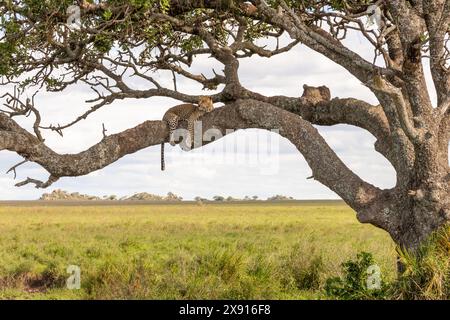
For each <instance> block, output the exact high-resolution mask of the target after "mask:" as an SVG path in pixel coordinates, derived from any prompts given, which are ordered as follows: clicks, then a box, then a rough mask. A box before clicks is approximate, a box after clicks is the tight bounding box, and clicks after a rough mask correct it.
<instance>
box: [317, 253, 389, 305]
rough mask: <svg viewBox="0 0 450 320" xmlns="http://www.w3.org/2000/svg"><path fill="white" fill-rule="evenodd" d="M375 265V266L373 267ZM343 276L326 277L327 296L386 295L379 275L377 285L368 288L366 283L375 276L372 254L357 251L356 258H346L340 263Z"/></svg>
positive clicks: (380, 297) (374, 297)
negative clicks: (346, 259)
mask: <svg viewBox="0 0 450 320" xmlns="http://www.w3.org/2000/svg"><path fill="white" fill-rule="evenodd" d="M374 266H375V268H374ZM342 268H343V273H344V275H343V277H342V278H341V277H334V278H329V279H327V281H326V283H325V292H326V294H327V296H329V297H331V298H335V299H347V300H348V299H351V300H366V299H385V298H386V297H387V286H386V284H385V282H384V281H383V279H382V278H381V275H380V277H379V278H378V279H377V280H378V281H379V283H378V284H379V286H376V287H374V288H369V287H368V285H367V283H368V282H370V281H371V279H375V278H373V277H377V275H376V274H374V273H373V271H375V270H376V265H375V263H374V259H373V257H372V254H370V253H367V252H361V253H358V254H357V256H356V260H348V261H346V262H344V263H343V264H342Z"/></svg>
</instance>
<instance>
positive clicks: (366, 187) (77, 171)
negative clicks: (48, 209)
mask: <svg viewBox="0 0 450 320" xmlns="http://www.w3.org/2000/svg"><path fill="white" fill-rule="evenodd" d="M202 122H203V123H202V128H203V131H204V132H206V131H207V130H208V129H210V128H214V129H216V130H217V129H218V130H220V132H222V134H223V135H225V134H227V133H228V132H229V129H235V130H239V129H247V128H260V129H266V130H272V129H278V130H279V133H280V135H281V136H283V137H285V138H287V139H289V140H290V141H291V142H292V143H293V144H294V145H295V147H296V148H297V149H298V150H299V151H300V152H301V154H302V155H303V156H304V158H305V159H306V161H307V162H308V164H309V166H310V167H311V169H312V171H313V176H314V178H315V179H316V180H318V181H319V182H321V183H322V184H324V185H326V186H327V187H329V188H330V189H331V190H333V191H334V192H336V193H337V194H339V195H340V196H341V197H342V198H343V199H344V200H345V201H346V202H347V203H348V204H349V205H350V206H351V207H352V208H354V209H355V210H356V211H357V212H358V213H360V214H362V213H364V212H366V211H367V210H368V208H371V207H372V205H373V203H374V202H376V199H378V197H380V196H381V195H382V191H381V190H380V189H378V188H376V187H374V186H373V185H371V184H369V183H367V182H364V181H363V180H361V179H360V178H359V177H358V176H357V175H356V174H354V173H353V172H352V171H351V170H350V169H349V168H348V167H347V166H346V165H345V164H344V163H343V162H342V161H341V160H340V159H339V158H338V157H337V155H336V154H335V152H334V151H333V150H332V149H331V148H330V147H329V146H328V144H327V143H326V142H325V140H324V139H323V138H322V136H321V135H320V134H319V132H318V131H317V129H316V128H314V127H313V125H312V124H311V123H309V122H308V121H306V120H304V119H302V118H301V117H299V116H298V115H295V114H293V113H291V112H288V111H285V110H282V109H280V108H277V107H275V106H273V105H271V104H267V103H264V102H260V101H256V100H250V99H247V100H238V101H236V102H234V103H232V104H229V105H227V106H225V107H221V108H217V109H215V110H214V111H213V112H211V113H209V114H207V115H205V116H204V117H203V118H202ZM0 129H2V130H3V131H0V150H1V149H7V150H10V151H15V152H16V153H18V154H20V155H21V156H23V157H24V158H25V159H27V160H29V161H33V162H36V163H38V164H40V165H41V166H42V167H44V168H45V169H46V170H47V171H48V172H49V173H50V179H49V181H56V180H57V179H58V178H60V177H64V176H81V175H86V174H88V173H90V172H93V171H96V170H99V169H101V168H104V167H106V166H107V165H109V164H111V163H113V162H115V161H117V160H118V159H120V158H122V157H124V156H125V155H128V154H132V153H134V152H136V151H139V150H141V149H144V148H147V147H149V146H153V145H159V144H160V143H162V142H165V141H167V138H168V128H167V125H166V124H165V123H164V122H162V121H146V122H144V123H142V124H140V125H138V126H136V127H134V128H131V129H128V130H126V131H123V132H120V133H117V134H113V135H110V136H107V137H105V138H104V139H103V140H102V141H100V142H99V143H97V144H96V145H94V146H92V147H91V148H89V149H87V150H86V151H83V152H80V153H78V154H58V153H56V152H54V151H53V150H51V149H50V148H49V147H47V146H46V145H45V144H44V143H42V142H41V141H39V140H38V139H37V138H36V137H34V136H33V135H31V134H30V133H28V132H27V131H26V130H24V129H22V128H20V127H19V126H18V125H17V124H15V122H14V121H13V120H11V119H9V118H8V117H6V116H5V115H1V114H0ZM26 182H33V183H36V184H37V185H38V186H41V187H42V186H46V185H47V183H40V182H36V181H35V180H32V179H27V180H26ZM375 220H376V219H375V218H371V220H370V221H369V220H366V222H371V223H374V221H375ZM376 224H377V225H380V226H382V225H383V224H382V223H381V222H379V221H377V222H376Z"/></svg>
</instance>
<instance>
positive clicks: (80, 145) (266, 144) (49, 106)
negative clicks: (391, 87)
mask: <svg viewBox="0 0 450 320" xmlns="http://www.w3.org/2000/svg"><path fill="white" fill-rule="evenodd" d="M350 41H351V43H350V44H351V46H352V49H354V50H357V51H358V52H360V53H361V54H362V55H364V56H367V57H368V58H369V55H370V53H371V52H372V51H370V50H368V48H367V47H366V46H365V44H364V41H363V39H362V38H360V37H359V36H356V37H354V38H353V39H351V40H350ZM213 67H215V68H216V70H218V71H219V70H220V65H217V64H214V63H213V61H212V59H206V58H205V59H200V60H199V61H198V62H197V63H196V64H195V66H194V70H197V71H202V72H203V73H205V74H211V73H212V68H213ZM240 77H241V81H242V83H243V85H244V86H246V87H247V88H249V89H251V90H254V91H258V92H261V93H263V94H265V95H277V94H283V95H289V96H294V97H295V96H300V95H301V94H302V85H303V84H308V85H316V86H318V85H326V86H328V87H329V88H330V90H331V94H332V96H333V97H341V98H343V97H354V98H360V99H364V100H365V101H368V102H370V103H376V99H375V97H374V96H373V95H372V94H371V92H370V91H369V90H367V89H366V88H365V87H364V86H363V85H361V84H360V83H359V81H358V80H356V79H355V78H353V77H352V76H351V75H350V74H349V73H348V72H347V71H346V70H344V69H343V68H341V67H339V66H337V65H336V64H334V63H333V62H331V61H330V60H328V59H326V58H324V57H322V56H320V55H319V54H316V53H314V52H312V51H311V50H309V49H307V48H305V47H304V46H297V47H296V48H294V49H293V50H291V51H290V52H288V53H285V54H282V55H279V56H276V57H274V58H270V59H266V58H251V59H246V60H242V61H241V67H240ZM158 78H159V80H160V81H162V82H163V83H165V84H167V85H168V86H170V85H171V82H172V79H171V77H169V76H168V75H166V74H159V76H158ZM134 85H135V86H136V87H138V86H143V84H141V83H134ZM178 87H179V90H180V91H183V92H186V93H192V94H198V93H201V91H200V86H199V85H197V84H193V83H190V82H186V81H182V80H181V79H180V80H179V85H178ZM5 90H6V89H5V88H2V87H0V95H1V94H2V93H3V92H4V91H5ZM91 97H92V93H91V92H90V91H89V90H88V89H87V88H84V87H82V86H76V87H72V88H70V89H69V90H67V92H64V93H59V94H54V93H52V94H48V93H44V92H43V93H40V94H39V96H38V98H37V99H36V105H37V106H38V107H39V108H40V110H41V113H42V114H43V118H44V122H43V124H50V123H53V124H56V123H60V124H64V123H66V122H67V121H70V120H72V119H73V118H74V117H76V116H77V115H79V114H81V113H83V112H84V111H85V110H86V109H87V108H88V105H87V104H86V103H84V100H86V99H89V98H91ZM177 103H178V102H176V101H174V100H171V99H162V98H152V99H147V100H126V101H118V102H116V103H114V104H112V105H109V106H107V107H104V108H103V109H101V110H100V111H99V112H97V113H95V114H93V115H92V116H90V117H89V118H88V119H87V120H85V121H83V122H81V123H79V124H78V125H77V126H75V127H73V128H70V129H68V130H67V131H65V134H64V138H61V137H60V136H59V135H57V134H56V133H46V134H45V138H46V143H47V144H48V145H49V146H51V147H52V148H54V149H55V150H56V151H58V152H61V153H73V152H79V151H82V150H84V149H86V148H88V147H89V146H91V145H93V144H95V143H97V142H98V141H100V140H101V138H102V123H104V124H105V126H106V128H107V129H108V134H111V133H116V132H119V131H122V130H124V129H127V128H130V127H132V126H135V125H137V124H139V123H141V122H142V121H145V120H151V119H161V118H162V116H163V114H164V112H165V110H167V108H168V107H170V106H173V105H174V104H177ZM21 123H22V124H24V125H29V123H28V122H27V120H25V121H22V122H21ZM318 129H319V131H320V132H321V134H322V135H323V136H324V138H325V140H326V141H327V142H328V143H329V144H330V145H331V147H332V148H333V149H334V150H335V151H336V153H337V154H338V155H339V156H340V157H341V159H342V160H343V161H344V162H345V164H346V165H347V166H349V167H350V168H351V169H352V170H354V171H355V172H356V173H357V174H359V175H360V176H361V177H362V178H363V179H365V180H367V181H369V182H371V183H373V184H375V185H377V186H379V187H382V188H388V187H392V186H393V185H394V183H395V172H394V170H393V169H392V167H391V165H390V164H389V163H388V161H387V160H386V159H384V158H383V157H382V156H381V155H380V154H378V153H377V152H376V151H375V150H374V147H373V143H374V141H375V138H374V137H373V136H372V135H371V134H369V133H368V132H366V131H364V130H362V129H359V128H355V127H350V126H346V125H338V126H333V127H318ZM166 157H167V164H166V171H164V172H161V171H160V147H159V146H154V147H150V148H148V149H145V150H142V151H140V152H137V153H135V154H133V155H128V156H126V157H124V158H122V159H120V160H119V161H117V162H116V163H114V164H112V165H110V166H109V167H107V168H105V169H103V170H100V171H97V172H93V173H91V174H89V175H88V176H84V177H76V178H62V179H61V180H60V181H58V182H56V183H55V184H54V185H52V186H51V187H50V188H49V189H48V190H45V191H42V190H36V189H35V188H33V186H31V185H29V186H25V187H21V188H16V187H14V184H15V183H16V182H17V181H14V180H13V175H12V174H9V175H6V174H4V172H6V171H7V169H8V168H10V167H11V166H12V165H13V164H15V163H17V162H20V161H21V158H20V157H18V156H17V155H15V154H13V153H10V152H1V153H0V172H2V174H1V176H0V183H1V186H2V192H1V194H0V199H1V200H14V199H37V198H39V196H40V195H41V194H42V193H43V192H50V191H52V190H54V189H64V190H67V191H70V192H75V191H77V192H81V193H87V194H92V195H98V196H102V195H106V194H116V195H118V196H123V195H129V194H133V193H137V192H149V193H154V194H160V195H164V194H167V192H169V191H171V192H174V193H176V194H178V195H180V196H182V197H183V198H185V199H192V198H194V197H195V196H202V197H207V198H211V197H212V196H214V195H224V196H229V195H230V196H233V197H244V196H245V195H249V196H253V195H257V196H259V197H260V198H267V197H268V196H271V195H275V194H283V195H287V196H292V197H294V198H297V199H336V198H338V196H337V195H336V194H335V193H333V192H332V191H330V190H329V189H328V188H326V187H325V186H323V185H321V184H320V183H318V182H316V181H314V180H308V179H307V177H309V176H310V175H311V170H310V168H309V167H308V165H307V163H306V162H305V160H304V159H303V157H302V156H301V154H300V153H299V152H298V151H297V150H296V149H295V147H294V146H293V145H292V144H291V143H290V142H289V141H288V140H286V139H284V138H280V137H279V136H278V135H276V134H275V133H269V132H266V131H261V130H245V131H239V132H237V133H234V134H232V135H229V136H227V137H225V138H223V139H221V140H219V141H218V142H216V143H212V144H209V145H207V146H205V147H203V148H201V149H198V150H194V151H192V152H189V153H186V152H182V151H180V150H179V148H178V147H171V146H169V145H166ZM47 176H48V174H47V172H46V171H45V170H44V169H42V168H40V167H39V166H37V165H33V164H26V165H24V166H21V167H20V168H19V169H18V177H17V180H19V179H24V178H26V177H33V178H40V179H46V178H47Z"/></svg>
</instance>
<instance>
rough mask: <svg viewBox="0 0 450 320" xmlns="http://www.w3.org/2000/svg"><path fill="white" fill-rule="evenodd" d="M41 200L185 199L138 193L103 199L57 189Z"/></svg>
mask: <svg viewBox="0 0 450 320" xmlns="http://www.w3.org/2000/svg"><path fill="white" fill-rule="evenodd" d="M39 200H43V201H55V200H69V201H89V200H109V201H118V200H121V201H139V200H141V201H182V200H183V198H182V197H179V196H177V195H176V194H174V193H172V192H169V193H168V194H167V196H159V195H156V194H151V193H147V192H141V193H136V194H134V195H132V196H125V197H122V198H120V199H118V198H117V196H116V195H110V196H108V195H106V196H103V197H102V198H100V197H97V196H90V195H87V194H80V193H79V192H73V193H69V192H67V191H64V190H60V189H56V190H54V191H53V192H51V193H44V194H43V195H42V196H41V197H40V198H39Z"/></svg>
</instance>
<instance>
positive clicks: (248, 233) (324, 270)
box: [0, 201, 396, 299]
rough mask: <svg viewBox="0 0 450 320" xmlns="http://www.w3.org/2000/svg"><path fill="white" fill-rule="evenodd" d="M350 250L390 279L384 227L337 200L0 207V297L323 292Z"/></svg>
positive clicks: (306, 295)
mask: <svg viewBox="0 0 450 320" xmlns="http://www.w3.org/2000/svg"><path fill="white" fill-rule="evenodd" d="M361 251H366V252H370V253H372V254H373V257H374V259H375V261H376V263H377V264H378V265H379V267H380V269H381V273H382V276H383V278H384V279H392V278H394V277H395V274H396V272H395V270H396V262H395V260H396V252H395V248H394V245H393V243H392V241H391V240H390V238H389V236H388V235H387V234H386V233H385V232H383V231H382V230H379V229H377V228H375V227H373V226H371V225H363V224H360V223H359V222H358V221H357V220H356V217H355V213H354V212H353V211H352V210H351V209H350V208H349V207H348V206H346V205H345V204H344V203H342V202H337V201H324V202H320V201H306V202H288V203H268V202H250V203H236V204H228V203H221V204H216V203H203V204H201V203H198V204H196V203H188V204H186V203H180V204H151V205H150V204H149V205H113V206H111V205H109V206H103V205H77V204H72V205H69V206H67V205H65V206H62V205H61V206H59V205H56V206H55V205H48V206H47V205H26V206H25V205H20V203H19V204H16V205H8V204H6V205H5V204H4V205H2V206H0V298H1V299H322V298H325V296H324V293H323V292H324V290H323V287H324V285H325V280H326V279H327V278H330V277H335V276H340V274H341V272H342V268H341V263H343V262H344V261H347V260H349V259H352V258H354V257H355V256H356V254H357V253H358V252H361ZM70 265H75V266H79V268H80V280H81V281H80V284H81V286H80V289H72V290H71V289H68V288H67V286H66V280H67V278H68V277H69V276H70V274H68V273H67V268H68V266H70Z"/></svg>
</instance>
